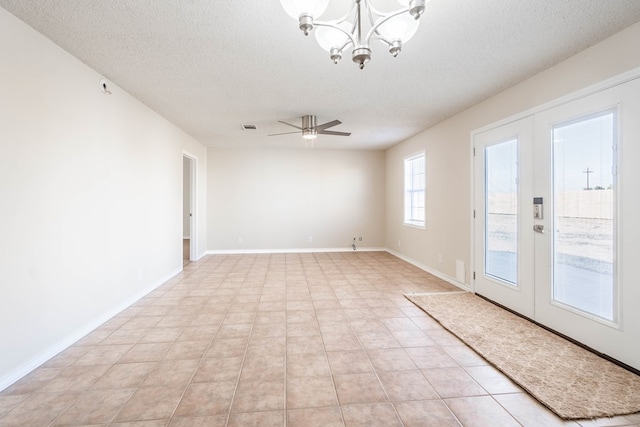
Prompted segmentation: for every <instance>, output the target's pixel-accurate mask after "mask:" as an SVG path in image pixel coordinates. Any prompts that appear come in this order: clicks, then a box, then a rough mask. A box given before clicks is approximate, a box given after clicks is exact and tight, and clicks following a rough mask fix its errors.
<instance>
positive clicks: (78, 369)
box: [38, 365, 111, 393]
mask: <svg viewBox="0 0 640 427" xmlns="http://www.w3.org/2000/svg"><path fill="white" fill-rule="evenodd" d="M110 367H111V365H97V366H91V365H72V366H69V367H68V368H66V369H65V370H64V371H62V372H61V373H60V374H58V376H56V377H55V378H54V379H52V380H51V381H49V382H48V383H47V384H46V385H45V386H44V387H42V388H41V389H39V390H38V392H44V393H68V392H73V391H85V390H88V389H89V387H91V386H92V385H93V383H95V382H96V381H97V380H98V379H99V378H100V377H102V376H103V375H104V374H105V373H106V372H107V370H109V368H110Z"/></svg>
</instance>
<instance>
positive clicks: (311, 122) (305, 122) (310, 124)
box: [269, 115, 351, 139]
mask: <svg viewBox="0 0 640 427" xmlns="http://www.w3.org/2000/svg"><path fill="white" fill-rule="evenodd" d="M278 122H279V123H283V124H285V125H288V126H291V127H294V128H296V129H298V130H297V131H295V132H284V133H272V134H271V135H269V136H276V135H288V134H292V133H299V132H300V131H302V137H303V138H304V139H315V138H316V137H317V136H318V135H335V136H349V135H351V132H338V131H334V130H327V129H328V128H332V127H334V126H337V125H339V124H341V123H342V122H341V121H340V120H332V121H330V122H327V123H323V124H321V125H316V116H311V115H306V116H302V126H296V125H292V124H291V123H287V122H283V121H281V120H278Z"/></svg>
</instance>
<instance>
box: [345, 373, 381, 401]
mask: <svg viewBox="0 0 640 427" xmlns="http://www.w3.org/2000/svg"><path fill="white" fill-rule="evenodd" d="M334 381H335V384H336V390H337V392H338V399H339V400H340V405H348V404H353V403H379V402H387V396H386V395H385V393H384V390H383V389H382V387H381V386H380V383H379V382H378V378H377V377H376V376H375V375H374V374H344V375H335V376H334Z"/></svg>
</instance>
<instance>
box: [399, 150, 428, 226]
mask: <svg viewBox="0 0 640 427" xmlns="http://www.w3.org/2000/svg"><path fill="white" fill-rule="evenodd" d="M420 159H422V169H423V170H422V175H423V181H422V189H419V188H415V187H414V184H415V178H416V176H417V175H420V172H418V173H415V172H414V170H413V162H415V161H416V160H420ZM409 168H411V169H409ZM403 173H404V182H403V199H404V200H403V204H404V206H403V213H402V218H403V220H402V224H403V225H405V226H407V227H413V228H419V229H422V230H426V228H427V203H426V201H427V153H426V150H421V151H419V152H417V153H413V154H410V155H408V156H405V157H404V160H403ZM420 191H421V192H422V193H423V194H422V206H417V207H416V206H414V204H413V200H414V197H412V196H414V193H416V192H420ZM415 209H422V218H421V219H420V218H418V219H416V218H412V216H413V214H414V211H415Z"/></svg>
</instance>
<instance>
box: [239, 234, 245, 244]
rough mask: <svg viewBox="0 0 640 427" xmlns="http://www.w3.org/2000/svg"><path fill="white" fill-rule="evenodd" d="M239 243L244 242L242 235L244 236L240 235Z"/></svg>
mask: <svg viewBox="0 0 640 427" xmlns="http://www.w3.org/2000/svg"><path fill="white" fill-rule="evenodd" d="M238 243H240V244H243V243H244V237H242V236H240V237H238Z"/></svg>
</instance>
